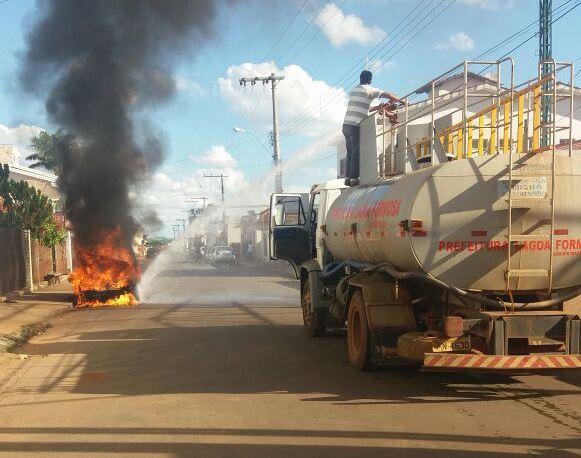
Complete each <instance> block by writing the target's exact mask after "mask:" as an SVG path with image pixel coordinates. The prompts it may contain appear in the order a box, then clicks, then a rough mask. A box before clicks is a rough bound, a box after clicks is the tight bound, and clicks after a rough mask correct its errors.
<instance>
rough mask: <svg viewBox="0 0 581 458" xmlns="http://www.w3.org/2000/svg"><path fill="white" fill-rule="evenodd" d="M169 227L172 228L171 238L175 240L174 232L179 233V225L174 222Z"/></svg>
mask: <svg viewBox="0 0 581 458" xmlns="http://www.w3.org/2000/svg"><path fill="white" fill-rule="evenodd" d="M171 228H172V230H173V239H174V240H175V239H176V234H179V233H180V227H179V225H178V226H176V225H175V224H174V225H173V226H172V227H171Z"/></svg>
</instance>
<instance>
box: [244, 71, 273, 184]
mask: <svg viewBox="0 0 581 458" xmlns="http://www.w3.org/2000/svg"><path fill="white" fill-rule="evenodd" d="M283 79H284V76H283V75H275V74H274V73H271V74H270V76H255V77H252V78H241V79H240V80H239V81H240V86H246V85H247V84H249V83H250V84H251V85H253V86H254V85H255V84H256V82H257V81H262V84H268V83H270V88H271V90H272V148H273V154H272V159H273V161H274V167H275V169H277V171H276V176H275V179H274V180H275V181H274V191H275V192H277V193H281V192H282V171H281V170H280V168H279V167H280V162H281V161H280V141H279V133H278V112H277V105H276V85H277V82H278V81H282V80H283Z"/></svg>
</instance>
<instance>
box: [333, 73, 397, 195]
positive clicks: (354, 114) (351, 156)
mask: <svg viewBox="0 0 581 458" xmlns="http://www.w3.org/2000/svg"><path fill="white" fill-rule="evenodd" d="M372 79H373V75H372V73H371V72H370V71H369V70H363V71H362V72H361V75H359V85H358V86H356V87H354V88H353V89H352V90H351V92H349V103H348V104H347V113H345V120H344V121H343V135H345V143H346V146H347V160H346V167H345V168H346V173H345V175H346V178H345V184H346V185H347V186H356V185H358V184H359V124H360V123H361V121H363V120H364V119H365V118H367V116H369V114H370V113H372V112H373V111H377V110H378V109H379V108H380V107H374V108H371V109H370V108H369V107H370V105H371V102H372V101H373V100H375V99H377V98H379V97H382V98H384V97H385V98H387V99H389V100H390V101H391V102H393V103H397V102H400V99H399V98H397V97H396V96H395V95H393V94H390V93H389V92H385V91H382V90H380V89H376V88H374V87H372V86H371V80H372Z"/></svg>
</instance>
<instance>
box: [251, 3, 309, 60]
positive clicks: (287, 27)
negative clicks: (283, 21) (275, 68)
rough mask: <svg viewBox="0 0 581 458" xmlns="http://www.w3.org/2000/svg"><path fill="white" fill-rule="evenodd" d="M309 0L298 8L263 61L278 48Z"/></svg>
mask: <svg viewBox="0 0 581 458" xmlns="http://www.w3.org/2000/svg"><path fill="white" fill-rule="evenodd" d="M308 1H309V0H305V1H304V2H303V3H301V5H300V6H299V8H297V11H296V13H295V14H294V16H293V17H292V18H291V20H290V21H289V22H288V24H287V26H286V27H285V29H284V30H283V31H282V33H281V34H280V35H279V36H278V38H277V40H276V41H275V42H274V43H273V45H272V46H271V47H270V49H269V50H268V52H267V53H266V55H265V56H264V58H263V59H262V60H263V61H265V60H266V59H268V56H270V54H271V53H272V51H274V48H276V47H277V46H278V44H279V43H280V41H281V40H282V38H283V37H284V36H285V35H286V33H287V32H288V31H289V29H290V28H291V26H292V25H293V24H294V22H295V21H296V19H297V17H298V16H299V14H300V13H301V11H302V10H303V8H304V7H305V5H306V4H307V2H308Z"/></svg>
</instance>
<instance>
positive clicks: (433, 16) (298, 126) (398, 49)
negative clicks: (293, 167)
mask: <svg viewBox="0 0 581 458" xmlns="http://www.w3.org/2000/svg"><path fill="white" fill-rule="evenodd" d="M446 1H448V0H440V1H439V3H437V4H436V6H434V7H433V8H432V9H431V10H429V11H428V12H427V13H426V14H425V15H424V17H423V18H422V19H420V20H419V21H418V22H417V23H416V24H414V25H413V28H414V29H415V28H418V29H419V30H418V31H417V32H416V33H414V34H413V35H412V36H411V37H410V38H409V39H408V40H407V41H406V42H405V43H403V44H401V45H400V43H401V42H402V41H403V40H404V39H405V38H406V35H403V36H402V37H400V38H399V40H397V41H396V42H395V43H394V44H392V45H391V46H390V47H389V48H388V49H387V50H385V51H383V53H382V54H381V55H380V57H379V59H380V63H379V64H378V65H377V66H374V67H373V69H374V71H377V69H379V68H381V67H382V66H383V65H385V62H381V59H384V58H385V57H386V56H387V55H388V53H390V51H391V54H389V57H388V58H387V59H388V60H389V59H392V58H393V57H394V56H395V55H397V54H398V53H399V52H401V50H402V49H404V48H405V47H406V46H407V45H408V44H409V43H411V42H412V41H413V40H414V39H415V38H416V37H417V36H418V35H419V34H420V33H422V32H424V31H425V30H426V28H427V27H429V26H430V25H431V24H432V23H433V22H434V21H435V20H436V19H437V18H438V17H440V16H441V15H442V14H443V13H444V12H445V11H446V10H447V9H448V8H450V7H451V6H452V5H453V4H454V3H455V2H456V0H449V2H448V3H447V4H446V5H445V6H444V8H442V9H440V10H439V11H437V10H438V8H440V7H441V6H442V5H443V4H444V3H445V2H446ZM436 11H437V12H436ZM426 20H428V22H427V23H425V21H426ZM398 45H399V47H398ZM394 48H396V49H395V50H394ZM383 49H385V47H384V48H383ZM376 55H378V54H376ZM336 99H337V96H334V97H330V98H329V99H328V100H327V101H326V102H325V104H323V105H322V106H321V111H325V110H326V109H327V108H328V107H329V105H330V104H331V103H332V102H333V101H335V100H336ZM323 106H324V108H323ZM309 121H310V119H308V118H305V117H303V119H302V120H299V121H297V123H296V124H295V125H294V126H293V131H295V132H296V131H298V130H300V129H302V128H303V127H305V126H306V125H307V124H308V123H309Z"/></svg>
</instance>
